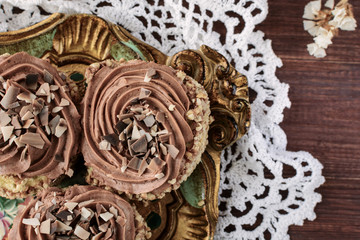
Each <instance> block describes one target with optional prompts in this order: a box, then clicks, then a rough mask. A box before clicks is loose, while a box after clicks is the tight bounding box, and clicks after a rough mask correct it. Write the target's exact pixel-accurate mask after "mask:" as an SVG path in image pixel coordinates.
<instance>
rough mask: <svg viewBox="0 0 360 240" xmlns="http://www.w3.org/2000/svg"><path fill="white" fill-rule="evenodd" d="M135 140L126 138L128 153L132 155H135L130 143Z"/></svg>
mask: <svg viewBox="0 0 360 240" xmlns="http://www.w3.org/2000/svg"><path fill="white" fill-rule="evenodd" d="M135 141H136V140H128V141H127V145H128V149H129V153H130V155H131V156H132V157H133V156H135V152H134V151H133V149H132V147H131V145H132V144H133V143H134V142H135Z"/></svg>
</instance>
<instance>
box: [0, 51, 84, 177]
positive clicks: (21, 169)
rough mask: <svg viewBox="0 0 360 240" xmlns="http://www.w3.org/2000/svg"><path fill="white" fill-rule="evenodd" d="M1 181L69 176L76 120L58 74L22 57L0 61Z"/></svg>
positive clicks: (77, 127) (74, 150)
mask: <svg viewBox="0 0 360 240" xmlns="http://www.w3.org/2000/svg"><path fill="white" fill-rule="evenodd" d="M0 81H1V83H0V108H1V110H0V125H1V138H0V175H16V176H19V177H20V178H24V177H27V178H31V177H37V176H46V177H47V178H48V179H55V178H57V177H59V176H60V175H61V174H65V173H68V171H69V168H70V160H71V158H72V157H73V156H74V155H75V154H77V152H78V134H79V132H80V115H79V113H78V111H77V109H76V107H75V105H74V104H73V103H72V101H71V99H70V97H69V95H68V92H67V91H68V90H67V87H66V86H65V83H64V81H63V79H62V78H61V76H60V75H59V73H58V72H57V70H56V69H55V68H54V67H53V66H52V65H51V64H50V63H49V62H47V61H45V60H42V59H39V58H36V57H33V56H30V55H29V54H27V53H25V52H20V53H16V54H14V55H8V54H7V55H3V56H1V57H0Z"/></svg>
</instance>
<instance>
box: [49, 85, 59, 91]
mask: <svg viewBox="0 0 360 240" xmlns="http://www.w3.org/2000/svg"><path fill="white" fill-rule="evenodd" d="M57 90H59V86H58V85H50V91H52V92H54V91H57Z"/></svg>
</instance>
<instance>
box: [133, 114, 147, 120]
mask: <svg viewBox="0 0 360 240" xmlns="http://www.w3.org/2000/svg"><path fill="white" fill-rule="evenodd" d="M135 118H136V120H138V121H142V120H144V119H145V118H146V116H145V115H143V114H141V115H135Z"/></svg>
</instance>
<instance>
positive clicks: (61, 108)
mask: <svg viewBox="0 0 360 240" xmlns="http://www.w3.org/2000/svg"><path fill="white" fill-rule="evenodd" d="M61 110H63V107H59V106H58V107H54V108H53V109H52V110H51V112H52V113H57V112H60V111H61Z"/></svg>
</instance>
